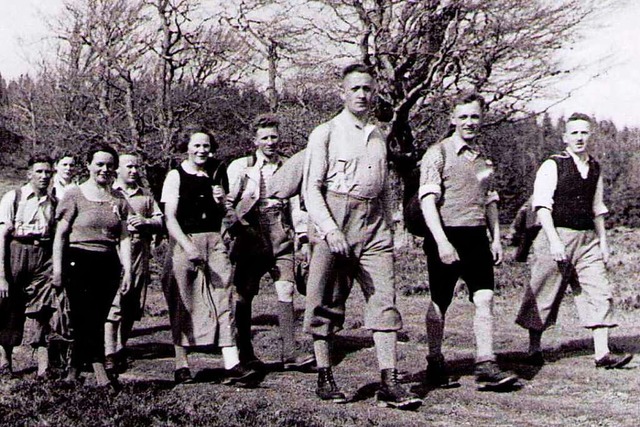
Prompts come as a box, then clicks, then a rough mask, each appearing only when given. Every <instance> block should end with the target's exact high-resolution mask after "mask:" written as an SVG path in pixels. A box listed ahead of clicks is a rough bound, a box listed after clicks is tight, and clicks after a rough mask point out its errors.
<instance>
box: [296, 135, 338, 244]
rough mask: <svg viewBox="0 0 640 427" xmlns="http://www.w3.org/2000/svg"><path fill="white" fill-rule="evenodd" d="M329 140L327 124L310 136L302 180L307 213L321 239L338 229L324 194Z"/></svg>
mask: <svg viewBox="0 0 640 427" xmlns="http://www.w3.org/2000/svg"><path fill="white" fill-rule="evenodd" d="M328 138H329V125H328V124H326V123H325V124H322V125H320V126H318V127H317V128H315V129H314V130H313V132H311V135H309V144H308V145H307V150H306V155H305V160H304V174H303V180H302V192H303V195H304V200H305V204H306V207H307V212H308V213H309V218H310V220H311V222H312V223H313V225H314V226H315V227H316V229H317V231H318V234H319V235H320V237H321V238H324V237H325V236H326V235H327V234H329V232H331V231H333V230H337V229H338V225H337V224H336V222H335V221H334V219H333V217H332V216H331V213H330V212H329V208H328V207H327V203H326V201H325V199H324V195H323V194H322V190H323V186H324V183H325V179H326V176H327V169H328V165H329V161H328V145H329V144H328Z"/></svg>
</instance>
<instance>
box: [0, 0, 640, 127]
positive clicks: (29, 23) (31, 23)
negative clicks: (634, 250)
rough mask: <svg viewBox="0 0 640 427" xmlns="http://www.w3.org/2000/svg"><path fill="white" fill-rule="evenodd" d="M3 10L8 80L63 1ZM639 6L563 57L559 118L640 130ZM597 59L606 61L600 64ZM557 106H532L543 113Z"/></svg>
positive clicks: (589, 33)
mask: <svg viewBox="0 0 640 427" xmlns="http://www.w3.org/2000/svg"><path fill="white" fill-rule="evenodd" d="M2 3H3V5H2V10H1V11H0V74H2V76H3V77H5V79H11V78H15V77H18V76H19V75H20V74H23V73H29V72H30V71H31V70H32V69H33V65H32V64H34V63H37V59H38V57H39V56H40V55H41V52H42V50H43V46H44V45H43V42H42V40H43V39H45V38H46V36H47V29H46V27H45V26H44V24H43V21H44V20H43V16H44V15H51V14H53V13H55V12H56V11H57V10H59V8H60V6H61V4H62V0H20V1H13V0H3V2H2ZM639 23H640V1H638V0H627V1H626V3H625V4H624V6H623V7H621V8H620V9H617V10H611V11H608V12H606V13H602V14H600V15H599V16H598V18H597V20H596V21H594V22H591V23H590V24H589V28H588V29H587V30H586V32H585V39H584V40H583V41H581V42H580V43H578V44H576V45H575V46H574V47H573V48H572V49H570V50H567V51H566V52H563V61H565V62H566V64H567V66H580V69H579V70H578V71H576V72H574V73H572V74H571V75H569V76H567V77H566V78H564V79H563V81H562V82H560V83H559V84H558V85H556V86H554V87H553V88H551V89H550V93H553V94H554V96H557V97H558V99H559V98H561V97H562V96H563V95H564V94H567V93H571V97H570V98H569V99H568V100H566V101H564V102H562V103H560V104H558V105H555V106H553V107H552V108H551V110H550V111H551V113H552V115H553V116H554V117H558V116H559V115H564V116H568V115H569V114H571V113H572V112H574V111H582V112H585V113H588V114H593V115H594V116H595V117H596V118H597V119H598V120H604V119H609V120H612V121H613V122H614V123H615V124H616V125H617V126H619V127H622V126H625V125H628V126H640V24H639ZM598 58H603V59H601V60H598ZM552 103H553V101H551V100H541V101H539V102H536V103H534V104H533V105H532V108H534V109H540V108H544V107H546V106H548V105H550V104H552Z"/></svg>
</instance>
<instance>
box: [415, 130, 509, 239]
mask: <svg viewBox="0 0 640 427" xmlns="http://www.w3.org/2000/svg"><path fill="white" fill-rule="evenodd" d="M494 175H495V169H494V166H493V163H492V162H491V160H489V159H487V158H485V157H484V156H483V155H482V154H481V153H480V151H479V150H478V148H477V147H471V146H470V145H469V144H467V143H466V142H465V141H464V140H463V139H462V138H460V137H459V136H458V135H457V134H455V133H454V134H453V135H451V136H450V137H448V138H445V139H444V140H442V141H440V142H438V143H437V144H434V145H432V146H431V147H429V149H428V150H427V151H426V153H425V154H424V156H423V157H422V160H421V162H420V187H419V188H418V197H419V198H420V199H422V198H423V197H425V196H427V195H428V194H433V195H435V198H436V203H437V204H438V206H439V212H440V216H441V218H442V222H443V224H444V225H445V226H449V227H465V226H481V225H485V224H486V206H487V205H489V204H490V203H494V202H497V201H498V200H499V197H498V193H497V192H496V191H495V190H494V189H493V178H494Z"/></svg>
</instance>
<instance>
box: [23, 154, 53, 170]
mask: <svg viewBox="0 0 640 427" xmlns="http://www.w3.org/2000/svg"><path fill="white" fill-rule="evenodd" d="M36 163H49V166H53V160H51V157H49V156H48V155H46V154H43V153H38V154H34V155H32V156H31V157H29V160H27V166H28V167H31V166H33V165H35V164H36Z"/></svg>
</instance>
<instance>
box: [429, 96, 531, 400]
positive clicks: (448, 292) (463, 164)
mask: <svg viewBox="0 0 640 427" xmlns="http://www.w3.org/2000/svg"><path fill="white" fill-rule="evenodd" d="M484 107H485V102H484V99H483V98H482V97H481V96H479V95H478V94H476V93H469V94H463V95H461V96H460V97H459V98H458V99H457V100H456V102H455V104H454V108H453V111H452V114H451V122H450V127H449V135H448V136H447V137H446V138H444V139H443V140H442V141H440V142H438V143H436V144H434V145H432V146H431V147H429V149H428V150H427V151H426V153H425V154H424V156H423V158H422V161H421V163H420V187H419V190H418V195H419V197H420V207H421V209H422V213H423V215H424V219H425V223H426V224H427V227H428V228H429V233H428V234H427V236H425V239H424V244H423V249H424V252H425V254H426V255H427V264H428V273H429V291H430V293H431V301H430V302H429V304H428V306H427V313H426V329H427V339H428V343H429V355H428V356H427V361H428V365H427V371H426V377H425V382H426V385H428V386H431V387H452V386H454V385H457V383H453V382H451V381H450V378H449V376H448V373H447V367H446V363H445V359H444V356H443V354H442V341H443V336H444V325H445V318H446V313H447V310H448V308H449V306H450V304H451V302H452V300H453V296H454V291H455V286H456V282H457V281H458V279H459V278H461V279H463V280H464V282H465V284H466V285H467V288H468V290H469V299H470V301H471V302H472V303H473V305H474V308H475V313H474V318H473V332H474V335H475V339H476V358H475V362H476V364H475V369H474V374H475V377H476V384H477V386H478V389H481V390H495V391H498V390H507V389H509V388H510V387H511V386H513V384H514V383H515V382H516V381H517V380H518V377H517V375H515V374H514V373H512V372H509V371H503V370H502V369H500V367H499V366H498V364H497V362H496V355H495V353H494V349H493V324H494V321H493V320H494V316H493V296H494V275H493V266H494V265H499V264H500V263H501V261H502V245H501V243H500V223H499V222H498V193H497V192H496V191H495V190H494V188H493V181H494V179H493V177H494V173H495V172H494V165H493V162H491V160H489V159H488V158H487V157H486V156H484V155H483V151H484V150H483V149H482V145H481V143H480V130H481V127H482V121H483V118H484ZM489 236H490V237H491V239H489Z"/></svg>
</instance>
